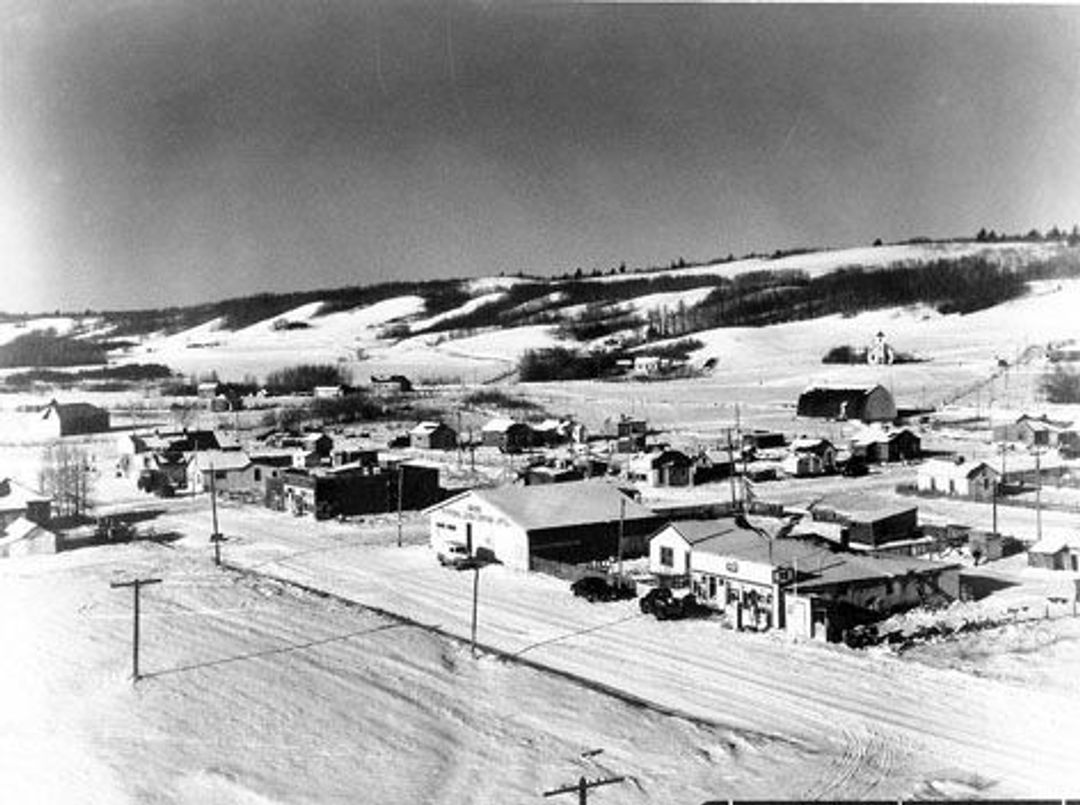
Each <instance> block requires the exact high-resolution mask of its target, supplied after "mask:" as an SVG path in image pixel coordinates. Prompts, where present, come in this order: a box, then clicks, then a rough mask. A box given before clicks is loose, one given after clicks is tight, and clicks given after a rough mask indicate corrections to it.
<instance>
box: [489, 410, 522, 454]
mask: <svg viewBox="0 0 1080 805" xmlns="http://www.w3.org/2000/svg"><path fill="white" fill-rule="evenodd" d="M480 438H481V439H482V443H483V444H485V445H487V446H488V447H498V448H499V449H500V450H502V451H503V452H504V453H520V452H522V451H524V450H528V449H529V448H530V447H532V444H533V434H532V428H531V427H529V426H528V425H527V424H526V423H524V422H515V421H514V420H512V419H506V418H504V417H496V418H495V419H492V420H491V421H490V422H488V423H487V424H486V425H484V427H483V428H482V429H481V431H480Z"/></svg>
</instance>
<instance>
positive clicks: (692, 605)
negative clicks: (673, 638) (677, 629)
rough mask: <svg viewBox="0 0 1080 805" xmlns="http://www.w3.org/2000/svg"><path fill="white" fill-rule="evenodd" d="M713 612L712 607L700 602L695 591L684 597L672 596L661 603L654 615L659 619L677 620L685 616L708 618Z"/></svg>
mask: <svg viewBox="0 0 1080 805" xmlns="http://www.w3.org/2000/svg"><path fill="white" fill-rule="evenodd" d="M712 614H713V610H712V609H711V608H710V607H707V606H705V605H704V604H702V603H700V602H699V601H698V600H697V598H695V597H694V594H693V593H687V594H686V595H684V596H683V597H682V598H675V597H674V596H672V597H671V598H670V599H669V600H667V601H666V602H664V603H662V604H659V605H658V606H657V607H656V608H655V609H654V610H653V615H655V616H656V619H657V620H659V621H677V620H682V619H683V618H707V617H708V616H710V615H712Z"/></svg>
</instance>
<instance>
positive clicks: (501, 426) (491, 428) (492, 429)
mask: <svg viewBox="0 0 1080 805" xmlns="http://www.w3.org/2000/svg"><path fill="white" fill-rule="evenodd" d="M517 424H519V423H517V422H515V421H514V420H512V419H509V418H507V417H495V419H493V420H491V421H490V422H488V423H487V424H486V425H484V427H483V428H481V430H482V431H483V432H484V433H504V432H506V431H508V430H509V429H510V428H511V427H513V426H514V425H517Z"/></svg>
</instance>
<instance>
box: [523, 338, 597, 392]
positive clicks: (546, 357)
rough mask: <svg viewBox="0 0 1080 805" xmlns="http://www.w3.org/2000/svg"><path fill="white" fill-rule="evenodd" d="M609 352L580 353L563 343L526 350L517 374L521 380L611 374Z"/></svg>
mask: <svg viewBox="0 0 1080 805" xmlns="http://www.w3.org/2000/svg"><path fill="white" fill-rule="evenodd" d="M616 360H617V359H616V357H615V355H614V354H612V353H598V352H590V353H581V352H576V351H574V350H570V349H565V348H563V347H552V348H550V349H538V350H529V351H527V352H526V353H525V354H524V355H522V356H521V360H520V361H518V375H519V377H520V379H521V381H522V382H524V383H540V382H544V381H549V380H590V379H593V378H597V377H603V376H605V375H610V374H614V373H615V370H616Z"/></svg>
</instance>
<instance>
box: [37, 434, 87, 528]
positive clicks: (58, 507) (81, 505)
mask: <svg viewBox="0 0 1080 805" xmlns="http://www.w3.org/2000/svg"><path fill="white" fill-rule="evenodd" d="M94 473H95V469H94V467H93V465H92V460H91V456H90V454H89V453H88V452H87V451H86V450H85V449H84V448H82V447H78V446H75V445H72V444H67V443H65V442H62V441H61V442H54V443H53V444H50V445H49V446H48V447H46V448H45V449H44V451H42V455H41V466H40V469H39V471H38V485H39V486H40V488H41V491H42V492H44V493H45V494H46V495H49V496H50V497H52V499H53V512H54V513H55V515H56V516H58V517H79V516H81V515H83V514H85V513H86V511H87V509H88V508H89V507H90V495H91V494H92V492H93V485H94Z"/></svg>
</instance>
